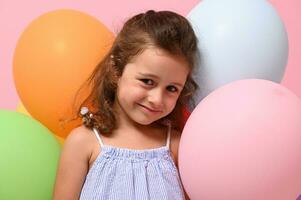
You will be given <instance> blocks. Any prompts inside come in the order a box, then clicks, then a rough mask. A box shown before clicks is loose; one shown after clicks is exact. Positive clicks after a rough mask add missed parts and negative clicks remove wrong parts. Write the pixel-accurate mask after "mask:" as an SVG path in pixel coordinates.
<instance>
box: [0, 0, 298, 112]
mask: <svg viewBox="0 0 301 200" xmlns="http://www.w3.org/2000/svg"><path fill="white" fill-rule="evenodd" d="M199 2H200V0H186V1H185V2H184V1H181V0H169V1H162V0H152V1H147V0H144V1H143V0H127V1H118V0H109V1H100V0H90V1H84V0H77V1H70V0H69V1H68V0H48V1H41V0H27V1H17V0H0V30H1V33H0V36H1V37H0V108H1V109H8V110H15V109H16V107H17V105H18V103H19V102H20V100H19V97H18V95H17V92H16V89H15V85H14V80H13V75H12V59H13V53H14V48H15V46H16V44H17V40H18V38H19V36H20V34H21V33H22V31H23V30H24V29H25V28H26V26H27V25H28V24H29V23H30V22H31V21H32V20H33V19H35V18H37V17H38V16H40V15H42V14H44V13H46V12H48V11H52V10H56V9H75V10H79V11H82V12H85V13H87V14H90V15H92V16H94V17H96V18H98V19H99V20H100V21H101V22H102V23H104V24H105V25H106V26H107V27H108V28H109V29H110V30H111V31H113V32H114V33H116V32H117V31H118V29H119V28H120V27H121V24H122V22H123V21H125V20H126V19H127V18H128V17H130V16H132V15H133V14H136V13H138V12H141V11H145V10H148V9H155V10H172V11H176V12H178V13H180V14H182V15H184V16H186V15H187V14H188V13H189V12H190V10H191V9H192V8H193V7H194V6H195V5H197V4H198V3H199ZM270 2H271V3H272V4H273V5H274V6H275V8H276V9H277V10H278V12H279V14H280V16H281V17H282V19H283V21H284V23H285V25H286V28H287V31H288V36H289V60H288V65H287V70H286V74H285V77H284V80H283V85H285V86H286V87H287V88H288V89H290V90H292V91H293V92H295V93H296V94H297V95H298V96H299V97H301V86H300V83H301V81H300V80H298V76H299V75H300V74H301V70H300V67H299V66H300V65H301V58H300V56H301V54H300V53H301V37H300V36H301V24H300V23H299V22H298V20H300V19H301V12H300V11H301V1H299V0H285V1H284V0H270Z"/></svg>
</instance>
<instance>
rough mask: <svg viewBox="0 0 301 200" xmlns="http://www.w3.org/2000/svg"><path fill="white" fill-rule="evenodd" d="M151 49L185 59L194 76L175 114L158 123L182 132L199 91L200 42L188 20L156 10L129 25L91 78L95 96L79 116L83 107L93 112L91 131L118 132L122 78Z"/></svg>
mask: <svg viewBox="0 0 301 200" xmlns="http://www.w3.org/2000/svg"><path fill="white" fill-rule="evenodd" d="M150 45H151V46H155V47H158V48H160V49H163V50H165V51H167V52H168V53H170V54H172V55H176V56H182V57H183V58H184V59H185V61H187V63H188V64H189V67H190V73H189V74H188V77H187V79H186V83H185V86H184V88H183V90H182V92H181V94H180V96H179V98H178V101H177V104H176V106H175V108H174V110H173V111H172V112H171V113H170V114H169V115H167V116H165V117H163V118H162V119H159V120H157V121H156V122H154V123H158V124H162V123H163V122H164V121H166V120H168V121H170V122H172V125H173V127H174V128H176V129H178V130H181V126H180V124H181V122H183V120H184V119H183V109H184V108H185V106H186V105H187V103H188V101H190V100H191V97H192V95H193V93H194V92H195V91H196V89H197V88H198V85H197V84H196V82H195V81H194V80H193V78H192V77H191V72H192V70H193V68H194V67H195V66H196V60H197V59H198V58H197V57H198V55H199V54H198V53H199V52H198V49H197V38H196V36H195V33H194V31H193V29H192V27H191V25H190V23H189V22H188V20H187V19H186V18H185V17H183V16H181V15H179V14H177V13H174V12H171V11H158V12H156V11H153V10H149V11H147V12H145V13H141V14H138V15H135V16H134V17H132V18H130V19H129V20H128V21H126V23H125V24H124V26H123V28H122V29H121V31H120V32H119V34H118V35H117V36H116V39H115V41H114V43H113V44H112V47H111V49H110V50H109V52H108V53H107V54H106V56H105V57H104V58H103V59H102V61H101V62H100V63H99V64H98V65H97V66H96V68H95V69H94V71H93V72H92V74H91V76H90V77H89V78H88V80H87V82H86V83H87V84H88V85H90V88H91V92H90V93H89V95H88V97H87V98H86V99H84V100H83V102H82V103H81V104H80V105H79V106H78V108H77V110H78V113H79V112H80V109H81V108H82V107H83V106H87V107H89V109H90V110H91V113H90V114H89V115H88V116H90V119H87V118H85V120H84V124H85V125H86V126H87V127H90V128H92V127H96V128H98V129H99V130H100V131H101V132H102V133H110V132H112V131H113V130H114V129H115V128H116V113H115V111H114V110H113V104H114V101H115V94H116V90H117V81H118V78H119V77H120V76H121V75H122V72H123V70H124V67H125V66H126V64H127V63H129V62H130V61H131V60H132V59H133V58H135V56H137V55H139V54H140V53H142V51H143V50H145V49H146V48H148V47H149V46H150ZM91 114H92V115H91Z"/></svg>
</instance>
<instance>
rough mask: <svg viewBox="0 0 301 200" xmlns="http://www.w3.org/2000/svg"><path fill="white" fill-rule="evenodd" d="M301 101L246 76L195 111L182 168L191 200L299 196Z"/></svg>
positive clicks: (187, 132)
mask: <svg viewBox="0 0 301 200" xmlns="http://www.w3.org/2000/svg"><path fill="white" fill-rule="evenodd" d="M300 119H301V100H300V99H299V98H298V97H297V96H296V95H295V94H293V93H292V92H290V91H289V90H288V89H286V88H285V87H283V86H281V85H279V84H278V83H274V82H271V81H267V80H256V79H250V80H240V81H236V82H233V83H230V84H227V85H225V86H223V87H221V88H219V89H217V90H215V91H213V92H212V93H211V94H209V95H208V96H207V97H206V98H204V99H203V101H201V103H199V104H198V106H197V107H196V108H195V109H194V110H193V112H192V113H191V115H190V117H189V119H188V121H187V123H186V125H185V127H184V130H183V134H182V138H181V141H180V147H179V169H180V175H181V179H182V181H183V185H184V188H185V189H186V191H187V193H188V195H189V197H190V198H191V199H206V200H221V199H231V200H242V199H243V200H255V199H256V200H267V199H273V200H284V199H285V200H295V199H296V198H297V197H298V195H299V194H301V173H300V169H301V153H300V147H301V123H300Z"/></svg>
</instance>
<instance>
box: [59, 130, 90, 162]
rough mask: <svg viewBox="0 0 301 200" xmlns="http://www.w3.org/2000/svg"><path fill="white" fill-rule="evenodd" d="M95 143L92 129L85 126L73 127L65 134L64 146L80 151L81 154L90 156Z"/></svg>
mask: <svg viewBox="0 0 301 200" xmlns="http://www.w3.org/2000/svg"><path fill="white" fill-rule="evenodd" d="M94 143H95V135H94V133H93V131H92V130H91V129H89V128H87V127H85V126H79V127H77V128H74V129H73V130H72V131H71V132H70V133H69V135H68V136H67V138H66V140H65V142H64V147H63V148H68V149H69V150H71V151H74V152H81V155H82V156H88V157H89V156H90V155H89V154H91V152H92V150H93V148H92V147H93V145H94Z"/></svg>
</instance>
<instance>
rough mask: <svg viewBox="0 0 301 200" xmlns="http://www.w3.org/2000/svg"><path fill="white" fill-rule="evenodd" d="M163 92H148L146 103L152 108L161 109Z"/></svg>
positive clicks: (156, 90) (154, 90)
mask: <svg viewBox="0 0 301 200" xmlns="http://www.w3.org/2000/svg"><path fill="white" fill-rule="evenodd" d="M163 96H164V95H163V91H162V90H161V89H160V88H156V89H153V90H151V91H149V94H148V101H149V103H150V104H151V105H152V106H154V108H157V109H161V108H162V106H163Z"/></svg>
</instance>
